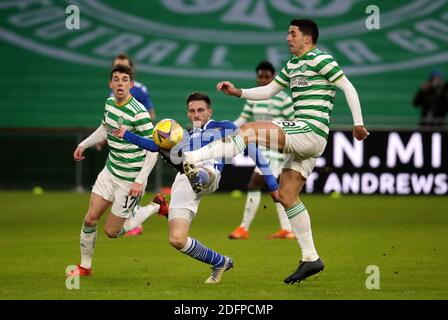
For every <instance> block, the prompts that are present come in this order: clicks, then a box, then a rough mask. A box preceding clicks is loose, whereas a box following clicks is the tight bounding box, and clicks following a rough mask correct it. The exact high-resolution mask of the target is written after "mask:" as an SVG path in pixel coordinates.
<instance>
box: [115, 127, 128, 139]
mask: <svg viewBox="0 0 448 320" xmlns="http://www.w3.org/2000/svg"><path fill="white" fill-rule="evenodd" d="M125 132H126V128H125V127H122V126H120V127H119V128H118V129H114V130H112V134H113V135H114V136H116V137H118V138H122V139H123V137H124V133H125Z"/></svg>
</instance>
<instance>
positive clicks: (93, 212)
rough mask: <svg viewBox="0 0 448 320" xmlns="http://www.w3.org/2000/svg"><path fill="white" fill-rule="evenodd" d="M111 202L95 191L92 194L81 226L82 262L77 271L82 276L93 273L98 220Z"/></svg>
mask: <svg viewBox="0 0 448 320" xmlns="http://www.w3.org/2000/svg"><path fill="white" fill-rule="evenodd" d="M110 205H111V202H109V201H107V200H104V199H103V198H102V197H101V196H99V195H97V194H96V193H93V192H92V194H91V195H90V201H89V209H88V211H87V214H86V216H85V217H84V223H83V226H82V228H81V235H80V240H79V242H80V248H81V263H80V264H79V265H78V270H77V271H76V272H78V273H79V275H81V276H88V275H90V274H91V268H92V257H93V252H94V250H95V243H96V228H97V225H98V221H99V220H100V218H101V216H102V215H103V214H104V212H105V211H106V210H107V208H109V207H110Z"/></svg>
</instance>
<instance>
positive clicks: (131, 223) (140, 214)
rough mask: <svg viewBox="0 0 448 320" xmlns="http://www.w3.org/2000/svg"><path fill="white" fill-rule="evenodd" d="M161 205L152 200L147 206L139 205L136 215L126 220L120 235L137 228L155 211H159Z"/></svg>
mask: <svg viewBox="0 0 448 320" xmlns="http://www.w3.org/2000/svg"><path fill="white" fill-rule="evenodd" d="M159 208H160V205H159V204H157V203H154V202H151V203H150V204H148V205H147V206H144V207H139V208H138V209H137V210H135V214H134V216H132V217H130V218H128V219H126V221H125V222H124V225H123V228H122V229H121V231H120V233H119V236H122V235H123V234H125V233H126V232H128V231H130V230H132V229H135V228H137V227H138V226H139V225H141V224H142V223H143V222H144V221H145V220H146V219H148V218H149V217H150V216H152V215H153V214H154V213H156V212H158V211H159Z"/></svg>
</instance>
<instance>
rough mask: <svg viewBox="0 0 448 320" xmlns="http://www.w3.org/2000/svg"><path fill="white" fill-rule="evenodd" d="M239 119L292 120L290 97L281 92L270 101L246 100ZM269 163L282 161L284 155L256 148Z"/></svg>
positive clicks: (249, 120)
mask: <svg viewBox="0 0 448 320" xmlns="http://www.w3.org/2000/svg"><path fill="white" fill-rule="evenodd" d="M240 118H241V119H244V120H245V121H246V122H252V121H282V120H293V119H294V106H293V103H292V99H291V97H290V96H289V95H288V94H286V93H285V92H283V91H281V92H279V93H277V94H276V95H275V96H273V97H272V98H270V99H266V100H246V102H245V103H244V107H243V111H242V112H241V114H240ZM258 148H259V149H260V151H261V152H262V153H263V155H264V156H265V157H268V158H269V161H270V162H272V161H275V160H277V161H282V160H284V155H283V154H281V153H279V152H276V151H275V150H271V149H267V148H264V147H262V146H259V147H258Z"/></svg>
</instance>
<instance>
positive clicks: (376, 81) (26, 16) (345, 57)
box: [0, 0, 448, 186]
mask: <svg viewBox="0 0 448 320" xmlns="http://www.w3.org/2000/svg"><path fill="white" fill-rule="evenodd" d="M69 5H76V6H77V7H78V8H79V12H80V22H81V25H80V28H79V29H78V30H76V29H75V30H69V29H67V28H66V22H67V18H69V19H70V14H71V13H73V11H69V12H68V13H66V8H67V6H69ZM369 5H376V6H377V8H378V9H379V11H380V20H379V23H380V24H379V26H380V28H379V29H369V28H367V26H368V25H369V22H372V20H371V19H372V16H371V15H372V13H374V12H375V11H371V10H374V9H375V8H373V9H372V8H371V7H369ZM300 17H307V18H312V19H315V20H316V21H317V22H318V24H319V26H320V31H321V36H320V39H319V44H320V45H319V47H320V48H322V49H323V50H325V51H328V52H329V53H331V54H332V55H333V56H334V57H335V59H336V60H337V61H338V62H339V64H340V65H341V66H342V68H343V70H344V71H345V72H346V74H347V75H348V77H349V79H350V80H351V81H352V83H353V84H354V85H355V87H356V88H357V90H358V93H359V96H360V100H361V104H362V108H363V112H364V115H365V122H366V124H367V126H368V127H369V128H370V129H372V128H382V129H384V128H395V129H396V128H408V129H409V128H411V129H416V128H417V123H418V119H419V110H418V109H417V108H415V107H413V106H412V99H413V96H414V94H415V92H416V90H417V89H418V88H419V86H420V85H421V84H422V82H423V81H424V80H426V79H427V78H428V75H429V73H430V72H431V70H433V69H435V68H437V69H440V70H442V71H444V72H445V73H446V72H448V65H447V61H448V44H447V43H448V3H447V1H445V0H413V1H374V2H371V1H362V0H351V1H350V0H331V1H292V0H278V1H273V0H257V1H255V0H254V1H252V0H248V1H231V0H208V1H186V0H160V1H117V0H111V1H100V0H91V1H87V0H86V1H58V0H53V1H42V2H32V1H29V2H27V1H22V2H18V1H0V43H1V50H0V68H1V70H2V77H0V88H1V92H2V102H1V104H0V111H1V114H2V116H1V117H0V128H1V130H2V131H1V132H2V136H3V137H6V138H7V139H6V140H7V141H6V145H7V147H8V148H12V150H13V151H12V152H13V153H14V154H16V155H18V158H20V159H21V160H17V157H13V159H12V160H11V158H9V160H8V159H3V160H2V167H3V168H4V169H3V170H2V171H3V172H2V173H3V177H4V178H3V179H6V180H7V178H5V177H6V176H8V174H9V173H8V169H7V168H8V167H10V166H14V165H17V163H20V161H25V160H24V158H27V155H32V154H33V153H35V152H37V153H39V152H41V151H42V150H45V152H44V153H43V154H41V157H42V160H41V161H42V165H43V166H44V165H45V161H50V163H51V161H54V162H55V161H56V160H54V159H53V160H51V159H52V157H56V158H57V157H58V156H60V155H61V152H62V150H64V152H65V153H66V154H65V155H64V160H63V161H64V166H63V167H64V169H61V171H59V172H57V173H52V174H54V175H55V177H54V179H55V181H56V180H57V176H58V175H59V176H60V175H61V174H63V172H65V171H66V170H69V168H72V167H73V163H72V162H70V161H72V160H71V159H69V158H70V156H71V152H72V149H73V147H74V146H75V145H76V141H78V140H79V138H80V135H82V136H85V135H86V134H87V133H88V132H89V130H91V129H93V128H95V127H97V126H98V125H99V123H100V120H101V117H102V110H103V107H104V101H105V98H106V97H107V96H108V93H109V91H108V87H107V81H108V73H109V68H110V64H111V61H112V58H113V57H114V56H115V55H116V54H118V53H122V52H126V53H127V54H129V55H130V56H131V57H132V58H133V59H134V61H135V65H136V71H137V80H138V81H140V82H142V83H144V84H145V85H146V86H147V87H148V88H149V90H150V93H151V97H152V100H153V102H154V105H155V110H156V114H157V119H162V118H165V117H170V118H175V119H177V120H179V121H180V122H181V123H183V124H184V125H186V114H185V102H184V101H185V98H186V96H187V95H188V94H189V93H191V92H192V91H203V92H206V93H208V94H209V95H210V96H211V98H212V100H213V106H214V118H215V119H231V120H233V119H235V118H236V117H237V116H238V114H239V112H240V111H241V108H242V101H241V100H238V99H235V98H233V97H227V96H225V95H223V94H220V93H217V92H216V89H215V85H216V83H217V82H218V81H220V80H232V81H233V82H234V83H236V84H237V85H238V86H240V87H250V86H253V85H254V75H255V72H254V68H255V66H256V64H257V63H258V62H259V61H261V60H264V59H268V60H271V61H272V62H273V63H274V64H275V65H276V67H277V69H278V70H279V69H280V68H281V66H282V65H283V63H284V62H285V61H286V60H287V59H288V58H289V56H290V55H289V53H288V51H287V46H286V36H287V29H288V26H289V22H290V20H291V19H292V18H300ZM70 21H72V20H70ZM157 119H156V120H157ZM350 125H351V117H350V113H349V109H348V107H347V105H346V102H345V98H344V96H343V94H342V93H340V92H339V93H338V95H337V99H336V104H335V108H334V111H333V115H332V128H341V127H345V128H346V127H350ZM35 129H39V130H40V131H35ZM41 129H53V130H54V129H58V130H56V131H45V130H44V131H42V130H41ZM79 129H83V130H85V131H79ZM30 130H31V131H30ZM76 135H77V136H76ZM64 136H65V137H70V139H72V138H73V139H72V140H73V141H72V140H70V142H69V143H67V141H66V140H61V139H63V137H64ZM58 139H59V140H58ZM4 140H5V139H4ZM30 141H31V143H30ZM58 141H59V142H58ZM58 143H59V145H60V147H57V146H58ZM17 144H27V147H22V148H21V149H20V148H19V147H17ZM52 146H53V147H52ZM30 148H31V149H30ZM55 149H57V150H58V152H57V154H58V155H56V154H55V152H54V150H55ZM61 157H62V156H61ZM92 157H95V156H94V155H93V154H92ZM49 159H50V160H49ZM8 161H9V162H8ZM33 161H36V160H33ZM92 161H96V162H98V165H101V162H102V160H92ZM27 166H28V167H27ZM29 166H31V164H30V163H28V164H27V165H24V167H27V168H28V169H27V170H29V172H28V173H26V172H25V173H24V176H23V179H26V177H27V176H26V175H27V174H29V173H30V172H31V173H32V170H33V169H32V167H29ZM36 166H37V165H36ZM56 167H57V165H56V164H55V165H54V167H53V170H56V169H55V168H56ZM50 169H51V168H47V169H42V170H43V171H42V172H41V174H42V175H45V173H47V174H50V173H49V172H50V171H51V170H50ZM25 171H26V170H25ZM56 171H57V170H56ZM91 171H92V173H91V175H92V176H94V175H95V170H91ZM83 174H84V175H85V174H86V172H85V171H84V172H83ZM10 179H18V178H17V177H13V176H11V177H10ZM5 185H8V184H3V186H5Z"/></svg>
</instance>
